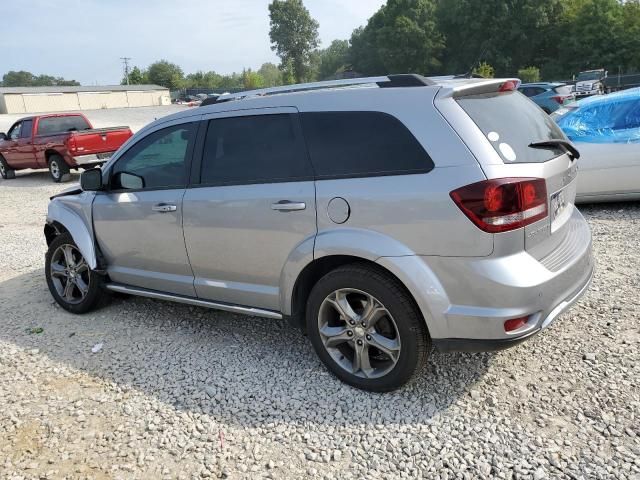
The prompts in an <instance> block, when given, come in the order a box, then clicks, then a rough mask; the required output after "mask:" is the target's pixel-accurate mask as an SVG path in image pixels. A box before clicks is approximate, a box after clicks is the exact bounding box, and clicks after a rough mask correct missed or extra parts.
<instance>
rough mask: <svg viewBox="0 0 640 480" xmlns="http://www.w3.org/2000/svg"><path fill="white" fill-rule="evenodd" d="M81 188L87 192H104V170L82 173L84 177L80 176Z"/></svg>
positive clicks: (96, 169) (94, 169) (93, 169)
mask: <svg viewBox="0 0 640 480" xmlns="http://www.w3.org/2000/svg"><path fill="white" fill-rule="evenodd" d="M80 187H81V188H82V190H84V191H85V192H97V191H98V190H102V170H100V169H99V168H92V169H90V170H85V171H84V172H82V175H80Z"/></svg>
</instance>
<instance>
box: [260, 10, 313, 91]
mask: <svg viewBox="0 0 640 480" xmlns="http://www.w3.org/2000/svg"><path fill="white" fill-rule="evenodd" d="M269 17H270V25H271V29H270V30H269V38H270V39H271V43H272V46H271V49H272V50H274V51H275V52H276V53H277V54H278V56H279V57H280V60H281V61H282V64H281V66H282V69H283V71H284V70H285V69H286V68H287V67H290V68H291V70H292V72H293V75H294V77H295V79H296V81H297V82H303V81H304V80H306V79H307V78H308V74H309V70H310V57H311V53H312V52H313V50H314V49H315V48H317V47H318V44H319V41H318V26H319V25H318V22H316V21H315V20H314V19H313V18H311V15H310V14H309V10H307V9H306V8H305V6H304V5H303V3H302V0H273V2H271V3H270V4H269Z"/></svg>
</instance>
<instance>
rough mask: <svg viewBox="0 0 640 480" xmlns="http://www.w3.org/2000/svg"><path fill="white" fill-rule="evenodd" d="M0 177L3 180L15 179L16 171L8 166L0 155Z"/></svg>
mask: <svg viewBox="0 0 640 480" xmlns="http://www.w3.org/2000/svg"><path fill="white" fill-rule="evenodd" d="M0 176H1V177H2V178H4V179H5V180H11V179H12V178H16V171H15V170H14V169H13V168H11V167H10V166H9V164H8V163H7V161H6V160H5V159H4V157H3V156H2V155H0Z"/></svg>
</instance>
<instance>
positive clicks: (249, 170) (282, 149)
mask: <svg viewBox="0 0 640 480" xmlns="http://www.w3.org/2000/svg"><path fill="white" fill-rule="evenodd" d="M311 178H312V172H311V170H310V165H309V160H308V158H307V154H306V151H305V148H304V143H303V140H302V138H301V137H300V135H298V134H297V132H296V123H295V117H294V116H293V115H291V114H267V115H253V116H246V117H229V118H221V119H216V120H211V121H210V122H209V126H208V128H207V136H206V140H205V145H204V152H203V157H202V170H201V183H202V184H205V185H233V184H253V183H276V182H289V181H300V180H304V179H311Z"/></svg>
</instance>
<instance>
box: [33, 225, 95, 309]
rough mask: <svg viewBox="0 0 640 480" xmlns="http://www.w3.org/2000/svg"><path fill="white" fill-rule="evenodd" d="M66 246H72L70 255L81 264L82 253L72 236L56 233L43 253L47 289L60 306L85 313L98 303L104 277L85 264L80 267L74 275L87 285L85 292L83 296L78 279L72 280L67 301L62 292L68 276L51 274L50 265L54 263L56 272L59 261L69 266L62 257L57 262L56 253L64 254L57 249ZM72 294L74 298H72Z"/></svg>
mask: <svg viewBox="0 0 640 480" xmlns="http://www.w3.org/2000/svg"><path fill="white" fill-rule="evenodd" d="M67 246H68V247H72V248H71V250H72V252H73V253H72V255H73V259H74V263H75V265H76V266H80V265H82V262H81V260H84V259H83V257H82V254H80V251H79V250H78V246H77V245H76V243H75V242H74V241H73V237H72V236H71V235H70V234H69V233H63V234H61V235H58V236H57V237H56V238H54V239H53V241H52V242H51V245H49V249H48V250H47V254H46V255H45V269H44V270H45V277H46V279H47V286H48V287H49V291H50V292H51V295H52V296H53V298H54V299H55V301H56V302H58V304H59V305H60V306H61V307H62V308H64V309H65V310H68V311H69V312H72V313H85V312H88V311H90V310H93V309H94V308H96V307H97V306H98V304H99V303H100V300H101V298H102V294H103V292H104V291H103V289H102V284H103V281H104V279H103V277H102V275H98V274H97V273H95V272H94V271H93V270H91V269H90V268H89V266H88V265H87V266H86V270H85V269H84V268H82V271H80V270H78V272H77V273H74V277H77V278H78V279H81V280H82V281H83V284H84V285H85V286H86V287H87V288H86V293H85V294H84V296H83V293H82V292H81V290H80V285H79V284H78V283H76V282H78V281H79V280H75V281H74V280H72V281H71V283H72V285H71V287H70V290H71V295H70V297H71V299H72V301H69V299H67V297H65V296H64V292H66V289H65V286H66V285H67V282H69V277H68V276H67V277H64V276H60V275H53V276H52V271H53V268H52V265H53V264H54V263H55V264H56V270H57V271H58V272H60V270H59V268H60V266H61V263H64V264H65V265H66V267H68V266H69V265H68V264H67V263H66V262H63V261H62V259H60V260H61V262H60V263H58V261H57V257H58V255H62V256H64V251H62V252H60V251H59V249H63V248H64V247H67ZM59 252H60V253H59ZM84 264H86V261H85V262H84ZM74 284H75V286H74ZM61 287H62V289H63V290H64V291H63V292H62V294H61V292H60V291H59V290H60V288H61ZM74 296H75V297H76V298H73V297H74Z"/></svg>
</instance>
